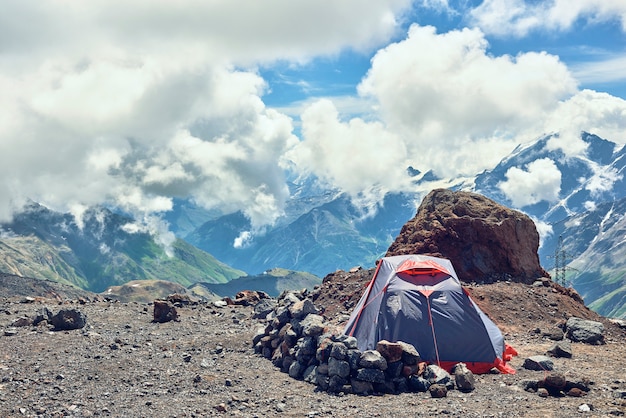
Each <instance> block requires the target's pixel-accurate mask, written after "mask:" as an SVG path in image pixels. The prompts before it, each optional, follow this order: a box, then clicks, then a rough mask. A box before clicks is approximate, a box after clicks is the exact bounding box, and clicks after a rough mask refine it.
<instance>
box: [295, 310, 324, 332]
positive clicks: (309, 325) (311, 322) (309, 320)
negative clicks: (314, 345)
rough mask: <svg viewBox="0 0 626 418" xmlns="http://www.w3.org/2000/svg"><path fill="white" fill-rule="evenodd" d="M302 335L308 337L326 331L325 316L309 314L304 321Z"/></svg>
mask: <svg viewBox="0 0 626 418" xmlns="http://www.w3.org/2000/svg"><path fill="white" fill-rule="evenodd" d="M300 325H301V326H302V335H304V336H307V337H317V336H318V335H322V334H323V333H324V317H322V316H321V315H317V314H309V315H307V316H306V317H305V318H304V319H303V320H302V322H300Z"/></svg>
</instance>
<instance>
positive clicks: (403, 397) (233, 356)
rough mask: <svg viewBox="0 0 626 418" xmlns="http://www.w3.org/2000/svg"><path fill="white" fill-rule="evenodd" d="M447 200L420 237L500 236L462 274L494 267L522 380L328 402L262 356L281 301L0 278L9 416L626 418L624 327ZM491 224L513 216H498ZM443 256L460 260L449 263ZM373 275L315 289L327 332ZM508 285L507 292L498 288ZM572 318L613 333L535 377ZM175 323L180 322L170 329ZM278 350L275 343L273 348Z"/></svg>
mask: <svg viewBox="0 0 626 418" xmlns="http://www.w3.org/2000/svg"><path fill="white" fill-rule="evenodd" d="M439 202H440V203H441V202H443V205H442V206H437V208H436V209H431V210H437V211H438V212H439V213H440V214H443V215H444V216H440V217H439V218H437V219H430V220H427V221H425V222H424V224H422V225H421V226H420V227H419V229H424V230H428V229H429V228H430V230H434V227H435V226H436V227H437V228H436V229H437V230H438V233H440V234H441V236H448V237H449V236H451V235H450V234H454V233H457V235H458V233H459V232H460V231H465V232H464V233H466V234H467V233H469V234H470V235H471V231H475V230H484V228H487V227H489V228H492V230H493V231H492V232H491V234H487V235H488V236H500V237H502V238H503V239H502V241H500V244H498V245H496V244H493V243H492V245H490V246H489V245H483V246H481V251H480V257H478V258H477V257H473V256H472V254H473V253H471V252H466V253H463V254H465V255H464V256H463V257H465V258H464V259H463V262H464V265H463V268H464V269H465V270H464V271H475V270H473V269H474V268H475V267H476V266H482V270H481V271H482V273H483V274H484V275H483V276H481V277H482V278H483V280H477V281H475V282H472V281H470V280H467V276H466V279H465V282H466V285H467V288H468V290H469V292H470V294H471V296H472V298H473V299H474V301H475V302H476V303H477V304H478V305H479V306H480V308H481V309H482V310H483V311H484V312H485V314H487V315H488V316H489V317H490V318H491V319H492V320H493V321H494V322H495V323H496V324H497V325H498V326H499V327H500V328H501V330H502V331H503V333H504V336H505V340H506V342H507V343H508V344H510V345H511V346H513V347H514V348H515V349H516V350H517V352H518V354H519V355H518V356H517V357H513V359H512V360H511V362H510V363H509V364H510V365H511V366H512V367H513V368H514V369H515V371H516V373H515V374H499V373H490V374H483V375H476V376H475V388H474V389H473V390H471V391H460V390H450V391H448V393H447V396H445V397H442V398H434V397H432V396H431V395H430V394H429V393H428V392H402V393H397V394H390V393H383V392H382V391H376V390H375V391H373V392H372V393H369V394H368V395H367V396H364V395H356V394H353V393H351V390H350V389H349V388H348V389H346V390H337V391H335V392H334V393H329V392H327V391H323V390H320V389H319V388H318V386H315V385H313V384H311V383H306V382H305V381H303V380H301V379H295V378H292V377H290V375H289V374H287V373H283V372H281V371H280V369H279V368H277V367H275V366H274V364H273V362H271V361H270V360H268V359H267V358H265V357H264V356H263V355H262V354H263V351H268V353H270V354H271V351H272V350H271V349H270V347H267V346H266V348H267V349H268V350H261V352H259V350H258V344H259V343H260V341H258V338H259V336H260V335H266V336H268V335H267V333H268V331H269V332H274V331H271V329H272V327H273V325H272V322H273V319H272V317H271V313H270V314H269V315H270V316H269V317H268V316H264V315H259V309H258V307H259V305H260V304H261V303H266V302H267V301H268V300H270V301H271V300H272V299H268V298H265V299H263V298H261V299H254V298H250V299H246V298H244V299H241V300H237V299H236V300H235V301H232V300H228V301H225V300H220V301H215V302H204V303H200V302H196V303H187V301H186V300H184V299H181V300H179V301H178V302H177V304H178V306H176V311H175V312H174V311H169V312H163V311H161V309H162V308H163V306H164V305H166V306H170V305H168V304H167V303H165V302H161V301H156V300H155V301H154V303H140V302H126V303H123V302H119V301H114V300H112V299H111V298H107V297H106V296H103V295H95V294H88V293H86V294H82V293H81V294H75V293H72V292H71V291H70V290H69V289H67V288H61V287H59V288H56V287H54V286H52V285H50V283H48V282H42V283H44V284H45V285H46V286H43V287H42V286H41V283H39V281H36V280H35V281H34V282H33V281H29V280H27V279H22V280H20V279H19V278H15V277H9V276H0V290H2V293H1V295H3V296H2V298H0V330H1V331H0V416H2V417H5V416H6V417H23V416H24V417H57V416H59V417H60V416H75V417H90V416H104V417H108V416H110V417H146V416H154V417H204V416H241V417H274V416H295V417H317V416H320V417H323V416H328V417H331V416H332V417H352V416H364V417H396V416H437V415H442V416H459V417H572V416H581V417H586V416H594V417H595V416H598V417H599V416H602V417H604V416H606V417H610V416H623V415H624V414H625V413H626V377H625V376H624V368H623V366H622V365H623V363H624V359H625V358H626V344H625V343H626V331H625V330H624V328H622V327H621V326H620V324H618V323H616V322H613V321H610V320H608V319H606V318H603V317H600V316H599V315H598V314H596V313H595V312H593V311H591V310H589V309H588V308H586V307H585V305H584V304H583V302H582V299H581V298H580V296H579V295H578V294H577V293H576V292H575V291H573V290H572V289H567V288H564V287H562V286H560V285H558V284H556V283H553V282H552V281H551V280H550V279H549V278H547V277H541V276H542V275H543V273H544V272H543V269H541V267H540V266H539V265H538V264H537V265H533V264H531V265H526V264H524V265H520V264H515V263H508V264H507V258H508V259H510V258H511V257H512V254H513V253H514V252H516V253H518V254H526V255H528V254H530V256H531V257H534V256H533V253H534V254H536V242H535V241H534V240H532V239H521V240H514V241H515V249H514V251H511V248H508V250H507V248H506V245H507V240H506V239H504V237H505V236H504V235H502V234H499V232H501V231H497V226H498V225H506V223H500V222H499V221H498V218H497V217H493V216H483V217H481V216H480V213H481V210H480V209H481V207H482V204H488V205H491V203H490V202H482V203H481V204H480V205H465V204H464V202H465V200H463V199H458V198H452V199H441V200H439ZM458 203H460V204H461V206H463V205H464V207H465V209H472V210H471V211H468V210H466V211H465V212H464V213H461V212H459V207H456V208H452V209H449V208H446V207H445V205H450V204H451V205H453V206H454V205H457V204H458ZM489 213H490V214H493V213H501V214H505V212H500V211H498V210H497V208H493V207H492V210H491V211H490V212H489ZM418 214H419V210H418ZM506 217H509V215H508V214H507V215H506ZM435 221H436V222H435ZM516 222H517V221H516ZM468 225H473V228H468ZM417 230H418V229H416V228H414V229H413V230H412V231H409V230H408V229H407V228H405V229H403V234H401V236H400V237H398V239H397V240H396V243H394V246H392V248H391V249H390V251H391V250H393V251H398V252H399V253H402V251H406V250H407V249H406V248H405V247H404V246H406V245H408V246H410V245H414V244H415V239H416V238H415V237H414V238H412V239H409V237H408V234H413V233H414V232H415V231H417ZM510 231H511V233H513V232H515V229H513V230H510ZM519 231H521V232H523V231H528V230H527V229H525V228H522V229H519V230H518V232H519ZM530 232H531V233H530V235H533V234H532V230H530ZM530 235H529V234H522V235H520V237H524V236H525V237H529V236H530ZM461 238H462V237H461ZM461 238H459V240H458V241H459V242H463V241H462V239H461ZM509 238H511V237H510V236H509ZM485 239H487V238H485ZM448 240H449V239H448ZM509 241H510V239H509ZM440 242H442V241H440ZM473 242H478V241H473ZM465 243H466V244H471V243H472V240H468V241H465ZM434 244H437V242H434V241H433V245H434ZM502 247H505V248H502ZM433 248H435V247H433ZM437 248H439V249H442V248H444V246H443V245H439V244H438V247H437ZM451 248H454V247H451ZM464 251H465V250H464ZM441 255H444V256H446V255H447V256H454V254H443V251H442V254H441ZM484 257H490V258H493V260H492V261H493V263H490V264H489V265H485V264H484V263H481V262H480V261H481V260H482V259H484ZM533 259H534V258H533ZM509 261H510V260H509ZM453 264H455V262H454V260H453ZM503 266H504V267H507V266H508V267H511V266H513V268H509V269H508V270H506V269H504V267H503ZM508 267H507V268H508ZM528 268H530V269H531V270H528ZM499 269H502V270H499ZM373 272H374V270H373V269H363V268H360V267H357V268H354V269H352V270H350V271H347V272H346V271H337V272H335V273H333V274H330V275H327V276H326V277H325V278H324V280H323V282H322V284H321V285H320V286H319V287H318V288H317V289H316V290H315V291H313V292H304V291H303V292H299V293H300V297H305V296H306V299H305V300H306V301H307V302H308V303H309V304H310V305H313V304H314V305H315V306H314V308H315V310H316V311H318V312H319V313H321V314H322V315H323V317H324V318H323V319H324V321H325V325H324V326H325V327H326V328H325V330H324V331H325V332H341V330H342V324H343V323H344V322H345V321H346V320H347V318H348V315H349V314H350V312H351V311H352V309H353V308H354V306H355V304H356V303H357V301H358V299H359V298H360V297H361V294H362V293H363V290H364V289H365V287H366V286H367V283H368V281H369V280H370V279H371V278H372V275H373ZM498 272H503V273H505V274H503V275H502V274H501V275H498ZM534 273H537V275H535V274H534ZM496 277H498V278H499V279H504V280H499V281H495V282H494V283H490V282H492V281H493V280H494V278H496ZM531 279H532V280H531ZM48 286H52V289H48ZM257 296H258V294H257ZM227 302H231V304H228V303H227ZM279 302H280V301H279ZM302 302H304V300H303V301H302ZM157 307H158V311H159V314H158V315H157V309H155V308H157ZM275 312H277V311H275ZM162 313H165V314H163V315H162ZM572 317H575V318H581V319H584V320H591V321H594V323H596V324H598V325H599V324H601V328H602V335H601V338H600V339H599V340H600V341H599V343H593V344H591V343H584V342H572V343H571V344H569V349H570V352H569V353H568V354H571V357H568V356H565V357H564V356H562V354H559V355H558V356H555V357H550V358H549V362H550V363H552V365H553V370H551V371H549V370H546V368H545V367H544V369H543V370H533V368H529V367H528V363H529V360H530V358H531V357H533V358H534V357H535V356H545V355H546V354H548V351H551V352H553V353H556V352H557V351H558V350H554V349H553V348H554V345H555V344H556V343H557V342H565V343H567V342H568V341H562V340H563V338H564V324H565V323H566V321H567V322H569V321H568V320H570V319H571V318H572ZM59 318H66V319H67V325H68V326H67V327H64V326H60V323H59ZM155 318H158V319H159V321H155ZM163 318H165V319H171V318H176V320H170V321H166V322H160V321H162V320H165V319H163ZM273 329H274V330H275V331H277V329H276V328H273ZM268 337H269V336H268ZM570 337H572V336H569V337H568V338H570ZM272 338H273V337H271V338H268V339H267V340H266V341H265V343H268V344H272V341H273V340H272ZM570 339H572V338H570ZM255 341H257V344H255ZM255 345H256V348H257V349H255ZM272 348H274V349H276V348H277V347H272ZM265 354H267V353H265ZM289 372H290V373H291V370H289ZM329 374H330V373H329ZM557 377H558V378H560V379H563V380H567V381H571V382H576V384H578V383H580V386H581V387H584V390H582V389H580V388H577V389H579V390H574V391H570V390H568V391H567V393H568V394H567V395H566V394H565V392H562V391H556V392H554V393H551V392H550V391H546V390H545V388H543V387H539V382H547V381H548V380H550V381H552V380H557Z"/></svg>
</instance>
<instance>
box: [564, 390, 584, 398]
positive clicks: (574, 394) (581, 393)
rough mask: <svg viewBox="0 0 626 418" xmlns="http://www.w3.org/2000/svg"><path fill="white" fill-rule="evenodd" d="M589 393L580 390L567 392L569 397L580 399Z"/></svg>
mask: <svg viewBox="0 0 626 418" xmlns="http://www.w3.org/2000/svg"><path fill="white" fill-rule="evenodd" d="M586 394H587V392H585V391H584V390H582V389H579V388H571V389H570V390H568V391H567V396H574V397H576V398H580V397H581V396H585V395H586Z"/></svg>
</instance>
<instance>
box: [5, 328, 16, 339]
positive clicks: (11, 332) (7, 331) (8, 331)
mask: <svg viewBox="0 0 626 418" xmlns="http://www.w3.org/2000/svg"><path fill="white" fill-rule="evenodd" d="M14 335H17V329H15V328H8V329H5V330H4V336H5V337H13V336H14Z"/></svg>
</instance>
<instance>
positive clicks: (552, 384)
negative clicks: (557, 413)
mask: <svg viewBox="0 0 626 418" xmlns="http://www.w3.org/2000/svg"><path fill="white" fill-rule="evenodd" d="M537 385H538V387H540V388H545V389H546V390H547V391H548V393H549V394H550V395H552V396H562V395H563V394H564V393H563V390H565V386H566V385H567V379H565V376H563V375H562V374H560V373H551V374H549V375H547V376H546V377H545V378H544V379H543V380H540V381H539V382H538V384H537Z"/></svg>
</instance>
